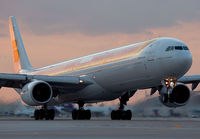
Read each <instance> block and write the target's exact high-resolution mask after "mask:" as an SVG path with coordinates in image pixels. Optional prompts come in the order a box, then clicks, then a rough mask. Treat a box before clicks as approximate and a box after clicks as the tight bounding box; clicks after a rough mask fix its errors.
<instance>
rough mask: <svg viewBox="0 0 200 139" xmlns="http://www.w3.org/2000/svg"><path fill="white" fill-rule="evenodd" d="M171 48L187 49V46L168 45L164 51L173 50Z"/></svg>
mask: <svg viewBox="0 0 200 139" xmlns="http://www.w3.org/2000/svg"><path fill="white" fill-rule="evenodd" d="M173 50H189V49H188V47H187V46H168V47H167V49H166V50H165V51H173Z"/></svg>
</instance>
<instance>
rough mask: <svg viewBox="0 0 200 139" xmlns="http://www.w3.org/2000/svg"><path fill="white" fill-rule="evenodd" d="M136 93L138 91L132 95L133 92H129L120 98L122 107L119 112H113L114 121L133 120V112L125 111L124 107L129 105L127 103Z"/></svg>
mask: <svg viewBox="0 0 200 139" xmlns="http://www.w3.org/2000/svg"><path fill="white" fill-rule="evenodd" d="M135 92H136V91H134V92H132V94H131V92H127V93H125V94H124V95H122V96H121V97H120V98H119V100H120V106H119V109H118V110H113V111H112V112H111V119H112V120H131V118H132V112H131V111H130V110H124V105H127V101H128V100H129V98H130V97H132V96H133V94H134V93H135Z"/></svg>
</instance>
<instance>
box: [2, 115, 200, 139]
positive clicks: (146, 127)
mask: <svg viewBox="0 0 200 139" xmlns="http://www.w3.org/2000/svg"><path fill="white" fill-rule="evenodd" d="M0 138H2V139H5V138H20V139H27V138H30V139H36V138H41V139H57V138H63V139H64V138H65V139H66V138H67V139H73V138H76V139H107V138H110V139H133V138H134V139H156V138H158V139H161V138H162V139H167V138H170V139H171V138H176V139H177V138H181V139H188V138H192V139H199V138H200V119H178V118H177V119H173V118H170V119H162V118H160V119H157V118H156V119H153V118H152V119H150V118H147V119H145V118H138V119H134V120H131V121H111V120H109V119H93V120H90V121H73V120H70V119H56V120H54V121H34V120H30V119H13V118H12V119H10V118H9V119H7V118H1V119H0Z"/></svg>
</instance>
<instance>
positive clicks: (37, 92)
mask: <svg viewBox="0 0 200 139" xmlns="http://www.w3.org/2000/svg"><path fill="white" fill-rule="evenodd" d="M52 95H53V92H52V88H51V86H50V85H49V84H48V83H46V82H44V81H38V80H36V81H32V82H30V83H27V84H26V85H25V86H24V87H23V88H22V93H21V98H22V100H23V101H24V102H25V103H26V104H28V105H31V106H38V105H42V104H45V103H48V102H49V101H50V100H51V99H52Z"/></svg>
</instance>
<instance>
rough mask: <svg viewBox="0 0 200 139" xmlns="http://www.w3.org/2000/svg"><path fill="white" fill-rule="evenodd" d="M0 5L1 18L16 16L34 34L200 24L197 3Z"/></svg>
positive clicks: (68, 0)
mask: <svg viewBox="0 0 200 139" xmlns="http://www.w3.org/2000/svg"><path fill="white" fill-rule="evenodd" d="M0 5H1V7H0V13H1V14H0V18H3V19H5V20H7V17H8V16H9V15H15V16H16V17H17V19H19V20H20V21H22V23H24V24H25V25H26V26H27V28H29V30H31V31H32V32H33V33H35V34H55V33H58V34H59V33H66V32H68V33H70V32H82V33H84V34H88V35H99V34H109V33H129V34H132V33H138V32H141V31H144V30H146V29H148V28H154V27H169V26H173V25H175V24H177V21H179V20H182V21H199V20H200V9H199V5H200V1H199V0H190V1H188V0H167V1H160V0H148V1H146V0H139V1H138V0H125V1H122V0H101V1H99V0H84V1H82V0H58V1H54V0H42V1H39V0H38V1H37V0H35V1H30V0H27V1H24V0H19V1H9V0H7V1H4V2H1V3H0ZM2 13H4V14H2Z"/></svg>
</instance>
